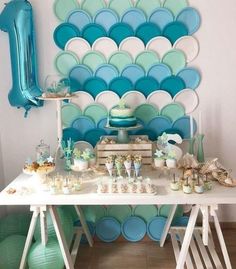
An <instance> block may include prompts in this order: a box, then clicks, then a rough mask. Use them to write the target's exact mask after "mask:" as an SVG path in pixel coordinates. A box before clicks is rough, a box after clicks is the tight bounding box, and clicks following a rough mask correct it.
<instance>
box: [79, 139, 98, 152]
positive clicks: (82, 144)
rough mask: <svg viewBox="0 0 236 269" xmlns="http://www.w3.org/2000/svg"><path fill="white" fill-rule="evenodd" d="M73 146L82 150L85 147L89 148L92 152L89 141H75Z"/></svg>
mask: <svg viewBox="0 0 236 269" xmlns="http://www.w3.org/2000/svg"><path fill="white" fill-rule="evenodd" d="M74 147H75V148H77V149H79V150H80V151H84V150H85V149H90V150H91V151H93V152H94V148H93V146H92V145H91V144H90V143H88V142H86V141H79V142H76V143H75V145H74Z"/></svg>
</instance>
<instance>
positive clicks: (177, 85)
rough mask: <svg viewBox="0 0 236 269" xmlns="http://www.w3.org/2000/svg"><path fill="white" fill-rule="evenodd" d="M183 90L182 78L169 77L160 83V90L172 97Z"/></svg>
mask: <svg viewBox="0 0 236 269" xmlns="http://www.w3.org/2000/svg"><path fill="white" fill-rule="evenodd" d="M185 88H186V86H185V83H184V81H183V80H182V78H180V77H176V76H170V77H168V78H166V79H164V80H163V81H162V83H161V89H162V90H165V91H167V92H168V93H169V94H170V95H171V96H172V97H174V96H175V95H176V94H177V93H178V92H180V91H182V90H183V89H185Z"/></svg>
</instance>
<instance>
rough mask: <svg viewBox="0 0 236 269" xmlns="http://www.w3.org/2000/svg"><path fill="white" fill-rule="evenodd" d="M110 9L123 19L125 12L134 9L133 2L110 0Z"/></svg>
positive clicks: (129, 0) (128, 0)
mask: <svg viewBox="0 0 236 269" xmlns="http://www.w3.org/2000/svg"><path fill="white" fill-rule="evenodd" d="M108 6H109V8H110V9H113V10H114V11H116V12H117V13H118V14H119V16H120V17H121V16H122V15H123V14H124V12H125V11H126V10H128V9H130V8H132V7H133V3H132V1H131V0H110V1H109V3H108Z"/></svg>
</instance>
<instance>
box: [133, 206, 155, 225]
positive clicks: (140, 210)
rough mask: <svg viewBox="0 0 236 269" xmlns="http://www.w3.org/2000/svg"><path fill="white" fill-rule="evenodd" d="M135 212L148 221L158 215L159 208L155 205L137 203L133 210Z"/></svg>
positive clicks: (137, 215)
mask: <svg viewBox="0 0 236 269" xmlns="http://www.w3.org/2000/svg"><path fill="white" fill-rule="evenodd" d="M133 214H134V215H135V216H136V217H140V218H142V219H144V220H145V221H146V222H148V221H150V219H152V218H154V217H156V216H157V215H158V208H157V207H156V206H155V205H137V206H136V207H135V208H134V210H133Z"/></svg>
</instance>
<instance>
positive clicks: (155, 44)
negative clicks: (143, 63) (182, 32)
mask: <svg viewBox="0 0 236 269" xmlns="http://www.w3.org/2000/svg"><path fill="white" fill-rule="evenodd" d="M146 49H147V50H153V51H155V52H156V53H157V54H158V55H159V56H160V58H161V59H162V57H163V56H164V55H165V53H166V52H167V51H169V50H171V49H172V44H171V42H170V41H169V40H168V39H167V38H165V37H163V36H158V37H154V38H153V39H151V40H150V41H149V42H148V43H147V46H146Z"/></svg>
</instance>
